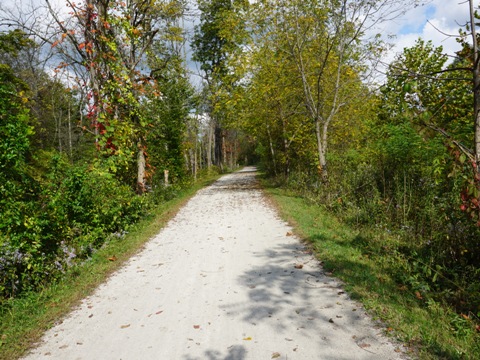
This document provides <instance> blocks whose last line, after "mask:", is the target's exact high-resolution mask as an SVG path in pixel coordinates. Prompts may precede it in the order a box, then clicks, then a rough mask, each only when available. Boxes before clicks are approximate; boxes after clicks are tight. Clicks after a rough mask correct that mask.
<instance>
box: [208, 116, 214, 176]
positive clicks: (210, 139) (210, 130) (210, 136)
mask: <svg viewBox="0 0 480 360" xmlns="http://www.w3.org/2000/svg"><path fill="white" fill-rule="evenodd" d="M212 148H213V123H212V120H210V126H209V127H208V140H207V168H208V169H210V168H211V167H212V163H213V161H212V152H213V149H212Z"/></svg>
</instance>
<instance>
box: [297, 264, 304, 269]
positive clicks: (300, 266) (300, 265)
mask: <svg viewBox="0 0 480 360" xmlns="http://www.w3.org/2000/svg"><path fill="white" fill-rule="evenodd" d="M302 268H303V264H295V269H302Z"/></svg>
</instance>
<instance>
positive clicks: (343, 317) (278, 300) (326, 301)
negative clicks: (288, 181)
mask: <svg viewBox="0 0 480 360" xmlns="http://www.w3.org/2000/svg"><path fill="white" fill-rule="evenodd" d="M301 265H303V266H301ZM300 267H301V268H300ZM402 358H405V355H403V354H402V353H400V352H399V349H398V348H397V345H394V344H392V343H391V342H389V340H388V339H386V338H385V337H384V336H383V335H382V328H381V327H380V326H379V325H378V324H375V323H374V322H373V321H372V320H371V319H370V318H369V317H368V316H367V315H366V314H365V311H364V310H363V309H362V307H361V306H360V305H359V304H358V303H356V302H354V301H352V300H350V299H349V298H348V296H347V295H346V294H345V293H344V292H343V290H342V287H341V284H340V282H339V281H338V280H336V279H335V278H332V277H329V276H326V275H325V274H324V272H323V270H322V268H321V266H320V265H319V263H318V261H317V260H315V259H314V258H313V257H312V256H311V255H310V254H309V253H308V251H307V250H306V249H305V247H304V246H303V245H302V244H301V243H300V242H299V240H298V239H297V238H296V237H294V236H291V228H290V227H289V226H288V225H287V224H286V223H285V222H283V221H282V220H281V219H280V218H279V217H278V216H277V214H276V213H275V210H274V209H272V208H271V207H270V206H269V205H268V204H267V202H266V201H265V199H264V196H263V195H262V192H261V190H260V189H259V188H258V187H257V186H256V182H255V168H252V167H249V168H245V169H243V170H242V171H239V172H236V173H233V174H229V175H226V176H223V177H222V178H221V179H220V180H218V181H217V182H216V183H214V184H213V185H211V186H209V187H207V188H205V189H203V190H201V191H199V192H198V193H197V195H196V196H195V197H193V198H192V199H191V200H190V201H189V202H188V203H187V205H186V206H185V207H183V208H182V209H181V210H180V211H179V213H178V214H177V215H176V216H175V218H173V219H172V220H171V221H170V222H169V223H168V225H167V226H166V227H165V228H164V229H163V230H162V231H161V232H160V233H159V234H158V235H157V236H156V237H154V238H153V239H152V240H150V241H149V242H148V243H147V244H146V245H145V247H144V249H143V250H142V251H141V252H140V253H138V254H137V255H136V256H134V257H132V258H131V259H130V260H129V262H128V263H127V264H126V265H125V266H124V267H123V268H122V269H121V270H120V271H118V272H117V273H115V274H113V275H112V276H111V277H110V278H109V280H108V281H107V282H106V283H104V284H103V285H101V286H100V287H99V288H98V289H97V290H96V291H95V293H94V294H93V295H92V296H90V297H88V298H86V299H84V300H83V301H82V303H81V305H80V306H79V307H78V308H77V309H75V310H74V311H73V312H72V313H71V314H70V315H69V316H67V317H66V318H65V319H63V320H62V321H59V324H58V325H56V326H55V327H53V328H52V329H50V330H49V331H48V332H47V333H46V334H45V336H44V338H43V339H42V341H41V343H40V344H38V346H37V347H36V348H35V349H34V350H32V351H31V353H30V354H29V355H28V356H27V357H26V359H62V360H65V359H124V360H126V359H160V360H164V359H165V360H170V359H172V360H176V359H184V360H193V359H208V360H220V359H221V360H226V359H228V360H243V359H254V360H257V359H291V360H293V359H302V360H303V359H322V360H323V359H325V360H327V359H332V360H333V359H335V360H338V359H381V360H384V359H402Z"/></svg>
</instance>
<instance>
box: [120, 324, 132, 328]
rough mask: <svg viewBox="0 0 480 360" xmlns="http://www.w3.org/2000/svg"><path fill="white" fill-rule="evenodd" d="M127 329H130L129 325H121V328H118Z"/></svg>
mask: <svg viewBox="0 0 480 360" xmlns="http://www.w3.org/2000/svg"><path fill="white" fill-rule="evenodd" d="M128 327H130V324H127V325H122V326H120V329H126V328H128Z"/></svg>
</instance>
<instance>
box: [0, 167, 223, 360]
mask: <svg viewBox="0 0 480 360" xmlns="http://www.w3.org/2000/svg"><path fill="white" fill-rule="evenodd" d="M219 177H220V175H212V176H210V177H208V178H206V179H202V180H198V181H197V182H196V183H195V184H194V185H192V186H191V187H189V188H187V189H184V190H182V191H180V193H179V194H178V196H177V197H175V198H174V199H172V200H169V201H166V202H165V203H162V204H160V205H158V206H157V207H156V208H155V209H153V210H152V211H151V214H150V215H149V216H147V217H146V218H145V219H143V220H141V221H140V222H138V223H137V224H135V225H134V226H132V228H130V229H129V233H128V234H127V235H126V237H125V238H124V239H122V240H120V241H112V242H110V243H108V244H106V245H104V246H103V247H102V248H100V249H99V250H98V251H97V252H95V253H94V255H93V256H92V258H91V259H90V260H88V261H86V262H85V263H83V264H82V265H80V266H76V267H74V268H73V269H71V270H70V271H69V272H68V273H67V274H66V276H64V277H63V278H62V279H61V280H59V281H58V282H56V283H53V284H51V285H49V286H47V287H46V288H45V289H44V290H43V291H41V292H39V293H31V294H26V295H25V296H23V297H21V298H19V299H14V300H11V301H12V303H11V304H9V307H8V311H3V313H0V360H12V359H18V358H19V357H21V356H23V355H25V354H26V353H27V351H28V350H29V348H30V347H31V346H32V344H35V343H36V342H38V341H39V340H40V339H41V337H42V335H43V334H44V332H45V331H46V330H47V329H49V328H50V327H52V326H53V325H54V324H55V323H56V322H58V321H59V320H60V319H61V318H62V317H64V316H65V315H67V314H68V313H69V312H70V311H71V310H72V308H73V307H74V306H75V305H77V304H79V303H80V301H81V300H82V299H83V298H85V297H86V296H88V295H91V294H92V293H93V291H94V290H95V288H96V287H97V286H98V285H100V284H101V283H103V282H104V281H105V280H106V279H107V278H108V277H109V276H110V275H111V274H112V273H113V272H114V271H115V270H117V269H119V268H120V267H121V266H122V265H124V264H125V262H126V261H128V259H129V258H130V257H132V256H133V255H135V254H136V253H138V252H139V251H140V250H141V249H142V247H143V245H144V244H145V243H146V242H147V241H148V240H150V239H151V238H152V237H153V236H155V235H156V234H158V232H159V231H160V230H161V229H162V228H163V227H164V226H165V225H166V223H167V222H168V221H169V220H170V219H171V218H173V217H174V216H175V214H176V213H177V212H178V210H179V209H180V208H181V207H182V206H183V205H185V204H186V203H187V202H188V200H189V199H190V198H192V197H193V196H194V195H195V194H196V192H197V191H198V190H200V189H201V188H203V187H205V186H207V185H209V184H211V183H213V182H214V181H215V180H216V179H218V178H219Z"/></svg>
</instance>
